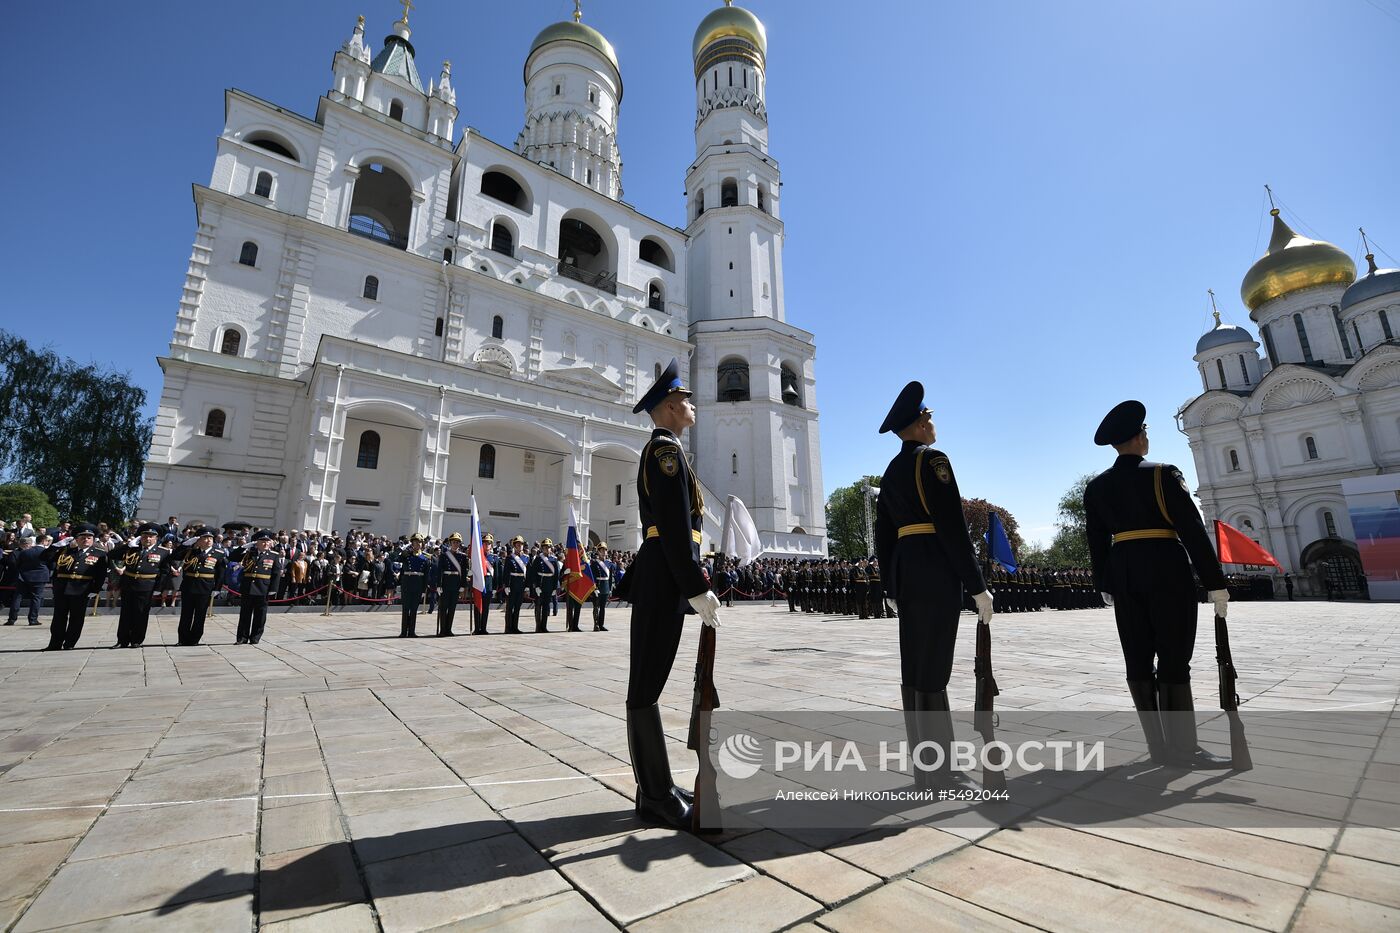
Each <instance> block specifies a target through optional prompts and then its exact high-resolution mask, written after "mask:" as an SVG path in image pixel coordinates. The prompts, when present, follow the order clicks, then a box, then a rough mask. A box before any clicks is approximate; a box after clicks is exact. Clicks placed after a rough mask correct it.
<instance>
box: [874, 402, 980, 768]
mask: <svg viewBox="0 0 1400 933" xmlns="http://www.w3.org/2000/svg"><path fill="white" fill-rule="evenodd" d="M923 402H924V387H923V386H922V385H921V384H920V383H918V382H911V383H909V384H908V385H906V386H905V387H904V390H903V391H901V392H900V394H899V398H898V399H896V400H895V403H894V405H893V406H892V407H891V408H890V412H889V414H888V415H886V416H885V422H884V424H882V425H880V433H881V434H885V433H887V432H890V431H893V432H895V433H896V434H897V435H898V437H899V439H900V441H902V444H901V445H900V449H899V453H898V454H896V455H895V458H894V459H893V460H891V461H890V465H889V466H888V467H886V468H885V475H884V477H883V478H882V479H881V480H880V498H879V499H878V500H877V505H876V509H875V547H876V551H877V553H878V554H879V557H880V565H881V566H882V567H884V568H885V577H884V585H885V588H886V590H887V591H888V592H889V593H890V595H892V596H893V597H894V599H895V605H896V606H897V608H898V614H899V660H900V669H901V674H902V683H901V694H902V699H903V702H904V709H905V711H906V712H907V713H916V715H906V716H905V730H906V731H907V732H908V733H909V735H908V739H909V742H910V748H911V750H912V749H915V748H918V747H919V746H920V745H921V744H922V743H925V742H931V743H933V744H934V745H936V746H938V747H939V748H941V749H942V750H943V755H941V756H936V755H933V754H932V753H927V754H925V755H924V757H923V759H922V760H923V761H924V762H925V763H928V764H933V763H937V764H938V767H936V768H929V769H926V768H920V767H916V768H915V770H914V775H915V782H916V784H917V785H918V786H920V787H921V788H923V789H947V790H960V789H964V788H967V787H970V786H971V784H970V782H969V781H968V780H967V778H966V777H964V776H963V774H962V773H961V772H959V771H956V770H954V769H953V768H952V767H951V763H950V760H949V759H950V755H949V751H950V749H949V743H951V742H952V741H953V719H952V715H951V713H950V712H949V707H948V679H949V677H951V675H952V672H953V649H954V647H955V645H956V642H957V636H958V614H959V613H960V612H961V611H962V605H963V591H964V590H966V591H967V592H969V593H971V594H973V595H972V601H973V604H974V605H975V607H976V610H977V616H978V618H979V619H980V620H981V621H983V622H990V621H991V619H992V594H991V593H989V592H987V584H986V582H985V581H984V580H983V579H982V571H981V570H980V569H978V566H977V558H976V555H975V554H974V553H973V550H972V538H971V535H970V534H969V533H968V530H967V519H966V518H965V516H964V515H963V507H962V494H961V493H960V492H959V491H958V481H957V478H956V477H954V475H953V465H952V463H951V462H950V461H949V460H948V457H947V455H946V454H944V453H943V452H942V451H940V450H938V449H936V448H934V447H933V446H932V444H933V442H934V441H935V440H936V439H937V432H936V431H935V429H934V425H933V415H932V413H931V412H930V411H929V410H928V409H927V408H925V407H924V404H923ZM912 754H913V752H912V751H911V755H912Z"/></svg>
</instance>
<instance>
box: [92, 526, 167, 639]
mask: <svg viewBox="0 0 1400 933" xmlns="http://www.w3.org/2000/svg"><path fill="white" fill-rule="evenodd" d="M162 531H163V529H162V528H161V526H160V525H154V524H149V523H148V524H145V525H142V526H141V527H140V528H139V529H137V532H136V534H137V536H138V537H139V536H141V535H154V536H155V538H156V543H155V544H153V545H151V546H150V547H146V546H145V545H143V544H141V543H140V541H138V540H136V539H133V541H134V542H135V543H132V542H127V543H126V544H119V545H117V546H116V547H114V548H113V549H112V551H111V553H109V554H108V555H107V557H108V559H109V560H110V561H112V563H114V564H117V565H118V567H119V573H120V580H121V591H122V608H121V615H120V617H119V618H118V620H117V644H116V647H118V648H139V647H141V645H142V644H143V643H144V642H145V641H146V629H147V627H148V625H149V624H150V618H151V597H152V595H153V594H154V593H155V589H156V583H157V581H159V580H160V579H161V578H162V576H165V575H168V574H169V573H170V560H171V556H172V554H173V553H174V552H173V551H172V550H171V549H170V548H168V547H166V546H165V545H164V544H162V543H161V540H160V535H161V532H162Z"/></svg>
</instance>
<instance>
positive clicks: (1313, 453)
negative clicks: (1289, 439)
mask: <svg viewBox="0 0 1400 933" xmlns="http://www.w3.org/2000/svg"><path fill="white" fill-rule="evenodd" d="M1303 449H1304V450H1305V451H1307V454H1308V459H1309V460H1316V459H1317V441H1315V440H1313V436H1312V435H1311V434H1308V435H1306V436H1305V437H1304V438H1303Z"/></svg>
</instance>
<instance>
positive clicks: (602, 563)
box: [589, 544, 617, 632]
mask: <svg viewBox="0 0 1400 933" xmlns="http://www.w3.org/2000/svg"><path fill="white" fill-rule="evenodd" d="M589 569H590V570H591V571H593V586H594V590H593V631H595V632H606V631H607V630H608V629H607V626H605V625H604V624H603V620H604V618H606V617H607V614H608V599H609V598H611V597H612V589H613V579H614V578H615V577H616V576H617V565H616V564H614V563H613V562H612V561H610V560H608V546H607V545H606V544H599V545H598V547H597V549H596V550H594V552H593V560H591V561H589Z"/></svg>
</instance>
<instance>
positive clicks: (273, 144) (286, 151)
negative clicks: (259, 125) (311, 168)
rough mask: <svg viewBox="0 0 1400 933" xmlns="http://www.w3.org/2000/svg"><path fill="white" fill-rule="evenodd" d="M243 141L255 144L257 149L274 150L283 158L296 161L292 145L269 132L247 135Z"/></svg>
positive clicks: (251, 144)
mask: <svg viewBox="0 0 1400 933" xmlns="http://www.w3.org/2000/svg"><path fill="white" fill-rule="evenodd" d="M245 142H247V143H248V145H250V146H257V147H258V148H259V149H265V150H267V151H268V152H275V153H277V154H278V155H280V156H282V158H284V159H291V160H292V161H293V162H296V161H298V159H297V154H296V153H295V152H293V151H292V147H291V146H290V145H289V144H287V143H286V142H284V141H283V140H280V139H278V138H276V137H275V136H273V135H272V134H270V133H254V134H253V135H252V136H249V137H248V138H247V139H246V140H245Z"/></svg>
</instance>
